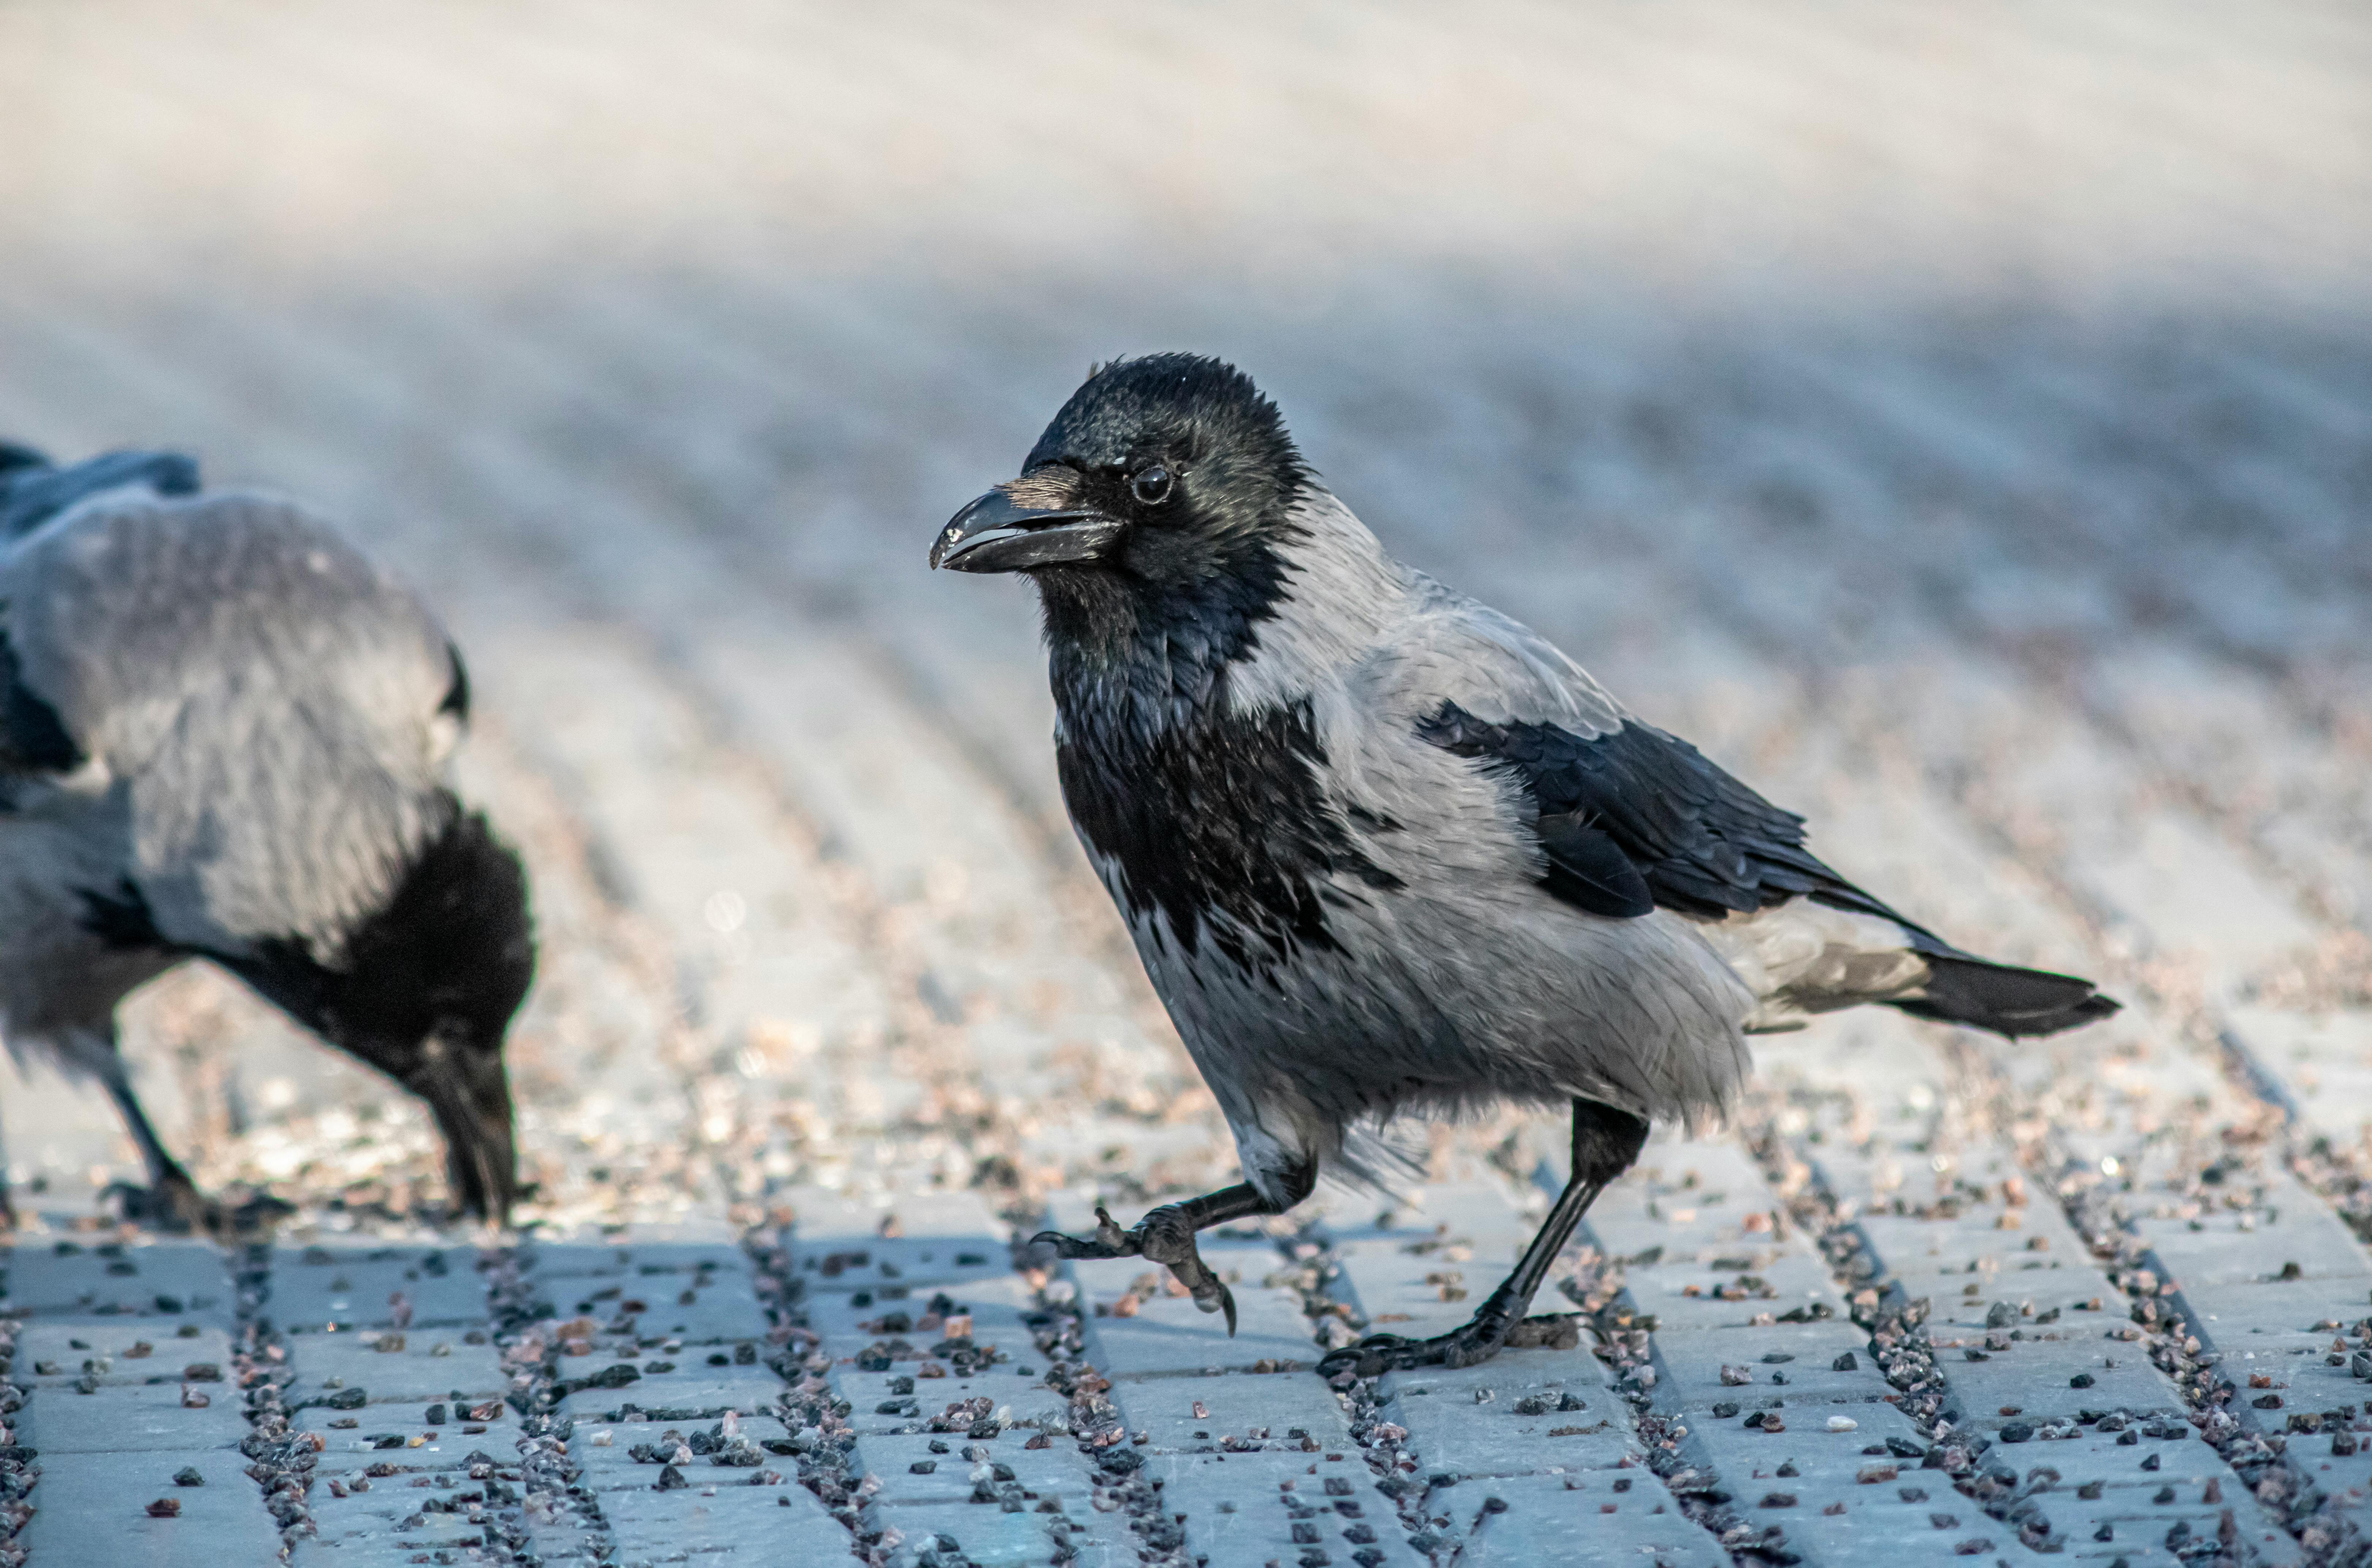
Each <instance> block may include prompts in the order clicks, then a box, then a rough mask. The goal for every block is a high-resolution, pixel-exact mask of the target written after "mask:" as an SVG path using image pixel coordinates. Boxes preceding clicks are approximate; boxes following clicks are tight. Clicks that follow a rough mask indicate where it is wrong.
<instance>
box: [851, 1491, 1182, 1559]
mask: <svg viewBox="0 0 2372 1568" xmlns="http://www.w3.org/2000/svg"><path fill="white" fill-rule="evenodd" d="M1031 1506H1032V1507H1033V1508H1034V1506H1035V1504H1032V1505H1031ZM866 1520H867V1521H868V1522H869V1523H870V1524H872V1525H873V1526H875V1527H882V1528H888V1529H894V1530H896V1531H897V1532H898V1534H899V1537H900V1539H901V1544H900V1545H899V1547H898V1549H897V1550H896V1551H893V1552H892V1553H891V1554H890V1562H892V1563H893V1564H898V1565H900V1568H907V1565H911V1564H912V1563H913V1562H914V1560H915V1557H916V1555H917V1553H918V1552H919V1551H921V1550H922V1549H923V1547H924V1544H925V1543H926V1542H929V1541H933V1540H938V1541H947V1540H953V1541H954V1542H956V1543H957V1545H958V1546H959V1547H960V1548H961V1549H962V1551H963V1555H964V1556H965V1557H966V1558H967V1559H969V1560H970V1561H971V1562H977V1563H979V1564H980V1565H981V1568H1023V1565H1024V1564H1029V1565H1030V1568H1036V1565H1038V1564H1041V1563H1045V1562H1052V1559H1053V1551H1054V1546H1055V1543H1056V1542H1057V1541H1058V1540H1061V1541H1067V1542H1068V1543H1070V1545H1071V1546H1072V1547H1073V1549H1074V1550H1076V1551H1078V1552H1079V1558H1078V1561H1079V1562H1081V1563H1083V1564H1086V1563H1096V1564H1098V1568H1101V1563H1104V1562H1110V1563H1115V1564H1117V1563H1121V1562H1134V1561H1135V1560H1136V1553H1135V1552H1134V1551H1131V1550H1129V1544H1130V1541H1131V1539H1132V1538H1130V1537H1129V1536H1128V1534H1127V1533H1126V1532H1127V1526H1126V1525H1125V1524H1124V1523H1123V1522H1122V1516H1120V1515H1116V1514H1099V1513H1097V1512H1095V1511H1094V1510H1093V1509H1092V1508H1089V1509H1087V1510H1084V1511H1080V1512H1079V1514H1078V1516H1076V1517H1074V1516H1073V1513H1072V1512H1071V1511H1069V1510H1067V1509H1066V1511H1065V1512H1064V1513H1061V1514H1040V1513H1034V1512H1029V1511H1027V1510H1025V1511H1023V1512H1021V1513H1017V1514H1008V1513H1006V1512H1005V1511H1004V1508H1003V1506H1002V1505H1001V1504H993V1503H888V1504H884V1503H877V1504H874V1505H872V1506H871V1507H869V1508H867V1509H866Z"/></svg>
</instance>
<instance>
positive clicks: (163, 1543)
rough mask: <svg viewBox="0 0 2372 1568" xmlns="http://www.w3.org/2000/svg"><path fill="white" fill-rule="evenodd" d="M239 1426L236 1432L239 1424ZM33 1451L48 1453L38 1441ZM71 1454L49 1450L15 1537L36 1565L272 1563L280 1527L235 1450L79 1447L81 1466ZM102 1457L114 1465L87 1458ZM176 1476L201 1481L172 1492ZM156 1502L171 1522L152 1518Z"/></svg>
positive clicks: (163, 1567) (192, 1567)
mask: <svg viewBox="0 0 2372 1568" xmlns="http://www.w3.org/2000/svg"><path fill="white" fill-rule="evenodd" d="M193 1413H194V1412H193ZM233 1419H234V1420H236V1419H237V1418H236V1417H235V1416H234V1417H233ZM238 1424H239V1425H240V1427H241V1428H242V1429H243V1428H244V1427H245V1425H246V1423H244V1422H240V1423H238ZM41 1446H43V1447H44V1448H49V1447H51V1445H50V1444H49V1443H47V1442H46V1441H45V1442H44V1443H43V1444H42V1445H41ZM70 1452H73V1451H71V1450H69V1449H67V1448H65V1447H64V1446H58V1447H56V1448H55V1453H56V1456H57V1457H56V1458H51V1457H50V1455H49V1454H47V1453H45V1454H44V1455H43V1464H42V1467H41V1485H40V1486H38V1487H37V1488H35V1489H34V1493H33V1498H32V1501H33V1503H34V1505H35V1506H34V1513H33V1517H32V1520H31V1522H30V1523H29V1525H27V1526H26V1527H25V1532H24V1534H23V1536H22V1537H21V1538H20V1539H22V1541H23V1543H24V1544H25V1546H26V1547H27V1548H28V1549H29V1551H30V1553H31V1560H32V1561H33V1562H39V1563H43V1564H60V1565H67V1564H71V1565H74V1568H82V1565H84V1564H88V1565H90V1568H100V1565H101V1564H110V1565H111V1564H115V1563H123V1564H127V1565H130V1564H139V1565H140V1568H151V1565H154V1568H227V1565H228V1564H232V1563H240V1564H245V1563H257V1564H262V1563H267V1562H273V1560H274V1559H275V1558H276V1557H277V1556H278V1555H279V1551H280V1529H279V1527H278V1526H277V1525H275V1524H273V1521H272V1516H270V1515H269V1514H267V1513H265V1512H264V1511H263V1500H262V1497H261V1496H260V1495H259V1494H258V1493H257V1492H256V1489H255V1483H254V1482H253V1481H249V1480H248V1479H247V1476H246V1473H245V1470H246V1465H247V1461H246V1459H245V1458H242V1457H241V1456H240V1455H239V1453H238V1450H237V1449H235V1448H228V1447H218V1446H203V1447H190V1446H168V1445H165V1444H161V1443H156V1444H152V1443H145V1442H137V1441H135V1442H131V1443H124V1444H121V1445H112V1446H106V1447H99V1448H85V1449H82V1450H80V1451H79V1452H80V1453H82V1454H87V1455H90V1456H93V1457H91V1458H85V1459H82V1460H81V1461H80V1462H75V1460H74V1459H72V1458H69V1457H68V1456H69V1454H70ZM102 1453H104V1454H109V1455H110V1456H113V1457H111V1458H109V1459H106V1460H100V1459H99V1458H96V1456H97V1455H99V1454H102ZM184 1468H189V1469H196V1470H197V1471H198V1472H199V1473H200V1474H201V1475H203V1476H204V1477H205V1484H204V1485H203V1486H176V1485H175V1484H173V1476H174V1475H175V1474H176V1473H177V1472H178V1471H180V1470H181V1469H184ZM160 1498H163V1499H169V1500H171V1501H173V1502H176V1503H179V1504H180V1505H181V1506H180V1515H179V1516H177V1517H174V1518H168V1519H158V1518H151V1517H150V1516H149V1515H148V1512H147V1509H148V1504H150V1503H152V1502H154V1501H157V1499H160Z"/></svg>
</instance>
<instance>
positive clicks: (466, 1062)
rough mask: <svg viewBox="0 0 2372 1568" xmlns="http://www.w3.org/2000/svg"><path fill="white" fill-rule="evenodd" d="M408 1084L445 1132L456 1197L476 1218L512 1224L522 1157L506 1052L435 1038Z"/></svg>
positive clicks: (447, 1157)
mask: <svg viewBox="0 0 2372 1568" xmlns="http://www.w3.org/2000/svg"><path fill="white" fill-rule="evenodd" d="M439 1045H442V1046H443V1049H441V1050H439V1049H437V1047H438V1046H439ZM409 1087H410V1088H411V1089H412V1090H413V1092H414V1093H415V1094H417V1095H419V1096H420V1098H422V1099H424V1100H426V1101H427V1102H428V1109H429V1110H430V1112H431V1113H433V1114H434V1115H435V1116H436V1125H437V1128H438V1129H439V1130H440V1131H441V1132H444V1134H445V1158H446V1165H447V1170H448V1174H449V1179H451V1181H452V1184H453V1195H454V1197H455V1198H456V1199H457V1200H459V1202H460V1204H461V1206H462V1207H463V1208H464V1209H467V1210H468V1211H470V1212H471V1214H483V1215H484V1216H485V1217H486V1218H487V1219H490V1220H493V1221H494V1223H496V1224H497V1225H501V1224H506V1223H507V1222H508V1221H509V1219H510V1212H511V1204H512V1202H515V1201H516V1200H517V1197H518V1156H517V1148H516V1146H515V1145H514V1144H513V1143H512V1140H511V1086H510V1079H509V1077H508V1075H507V1074H506V1073H505V1072H504V1071H503V1057H502V1052H501V1051H499V1050H494V1051H484V1050H481V1049H478V1048H475V1047H472V1046H467V1045H455V1044H448V1043H446V1042H442V1041H438V1040H431V1041H430V1042H429V1050H428V1051H426V1053H425V1059H424V1062H423V1063H422V1065H421V1068H420V1070H419V1071H418V1072H417V1073H416V1074H413V1077H412V1079H411V1080H410V1082H409Z"/></svg>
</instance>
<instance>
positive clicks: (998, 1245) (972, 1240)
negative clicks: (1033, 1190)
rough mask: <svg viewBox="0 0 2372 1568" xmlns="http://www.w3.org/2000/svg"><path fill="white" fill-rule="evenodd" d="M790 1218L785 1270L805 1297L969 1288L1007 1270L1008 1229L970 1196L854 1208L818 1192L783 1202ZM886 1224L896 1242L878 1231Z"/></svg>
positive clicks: (939, 1195)
mask: <svg viewBox="0 0 2372 1568" xmlns="http://www.w3.org/2000/svg"><path fill="white" fill-rule="evenodd" d="M786 1198H787V1201H788V1202H789V1203H790V1205H791V1206H792V1207H793V1208H794V1209H795V1210H796V1212H797V1214H798V1220H797V1223H796V1225H795V1226H794V1227H793V1230H792V1233H791V1258H792V1265H791V1266H792V1268H793V1270H794V1272H796V1274H797V1276H798V1278H799V1279H801V1280H802V1281H804V1282H805V1283H806V1284H807V1286H808V1289H810V1290H863V1289H866V1288H867V1287H869V1286H874V1285H878V1284H881V1283H885V1282H887V1283H893V1284H902V1285H905V1286H906V1287H908V1288H909V1289H919V1288H922V1287H924V1286H928V1287H931V1288H933V1289H937V1288H941V1287H947V1288H956V1287H960V1286H964V1285H969V1284H971V1283H973V1282H976V1281H981V1280H988V1279H994V1278H998V1277H1000V1276H1003V1275H1006V1274H1008V1273H1009V1272H1011V1270H1012V1254H1011V1251H1010V1249H1009V1248H1008V1246H1007V1245H1006V1241H1005V1239H1004V1238H1005V1237H1006V1235H1007V1233H1008V1231H1009V1228H1010V1227H1008V1226H1007V1225H1006V1224H1005V1223H1004V1222H1003V1221H1002V1220H1000V1219H998V1218H997V1217H996V1215H995V1214H994V1212H992V1211H991V1210H990V1209H989V1207H988V1205H987V1204H986V1203H985V1202H983V1201H982V1199H981V1197H980V1195H979V1194H978V1193H976V1192H971V1191H959V1192H928V1193H919V1194H910V1195H907V1196H905V1197H901V1199H900V1200H899V1201H898V1202H896V1203H895V1204H890V1203H886V1202H885V1203H882V1204H872V1203H864V1202H855V1201H853V1200H851V1199H848V1198H846V1197H843V1195H841V1194H839V1193H836V1192H828V1191H822V1190H820V1189H812V1188H809V1189H795V1190H793V1191H791V1192H790V1193H788V1194H787V1195H786ZM891 1219H894V1220H895V1222H896V1225H897V1228H898V1230H899V1232H900V1234H899V1235H898V1236H896V1237H884V1236H882V1235H881V1234H880V1227H881V1225H882V1224H883V1222H884V1221H885V1220H891Z"/></svg>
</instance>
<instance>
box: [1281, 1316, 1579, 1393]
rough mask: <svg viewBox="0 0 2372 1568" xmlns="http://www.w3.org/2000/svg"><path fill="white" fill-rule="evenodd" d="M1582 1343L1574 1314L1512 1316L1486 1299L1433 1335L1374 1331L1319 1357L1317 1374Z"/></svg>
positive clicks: (1377, 1372)
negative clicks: (1469, 1314) (1465, 1318)
mask: <svg viewBox="0 0 2372 1568" xmlns="http://www.w3.org/2000/svg"><path fill="white" fill-rule="evenodd" d="M1580 1342H1581V1330H1580V1325H1579V1323H1578V1321H1577V1320H1576V1318H1574V1317H1573V1316H1572V1315H1571V1314H1570V1313H1554V1314H1549V1315H1545V1316H1542V1317H1539V1318H1517V1319H1513V1320H1511V1319H1509V1318H1507V1316H1506V1314H1505V1313H1504V1312H1500V1311H1497V1310H1494V1308H1493V1307H1492V1305H1491V1304H1490V1303H1489V1302H1485V1303H1483V1310H1482V1311H1480V1312H1478V1313H1476V1314H1475V1315H1474V1316H1473V1318H1471V1320H1469V1321H1467V1322H1465V1323H1461V1324H1459V1326H1458V1327H1457V1328H1455V1329H1453V1330H1450V1331H1449V1332H1448V1333H1446V1334H1436V1336H1434V1337H1433V1338H1432V1339H1429V1340H1410V1339H1403V1338H1401V1336H1400V1335H1398V1334H1370V1335H1368V1336H1367V1337H1366V1339H1364V1340H1361V1341H1360V1342H1358V1343H1357V1344H1355V1345H1344V1346H1343V1348H1342V1349H1341V1350H1336V1351H1329V1352H1327V1353H1326V1354H1325V1355H1324V1356H1322V1357H1320V1360H1319V1363H1318V1375H1319V1376H1321V1377H1339V1376H1342V1375H1343V1374H1344V1373H1345V1372H1348V1373H1351V1374H1353V1375H1354V1376H1359V1377H1379V1376H1382V1375H1383V1374H1385V1373H1387V1372H1405V1371H1407V1370H1409V1369H1410V1368H1411V1367H1416V1366H1473V1365H1477V1364H1479V1363H1482V1362H1485V1361H1488V1360H1490V1359H1491V1358H1492V1357H1493V1356H1494V1355H1496V1354H1498V1353H1500V1352H1501V1351H1503V1350H1509V1349H1521V1348H1524V1347H1527V1346H1541V1347H1545V1348H1548V1349H1552V1350H1571V1349H1573V1348H1574V1347H1575V1346H1576V1345H1578V1344H1579V1343H1580Z"/></svg>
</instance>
